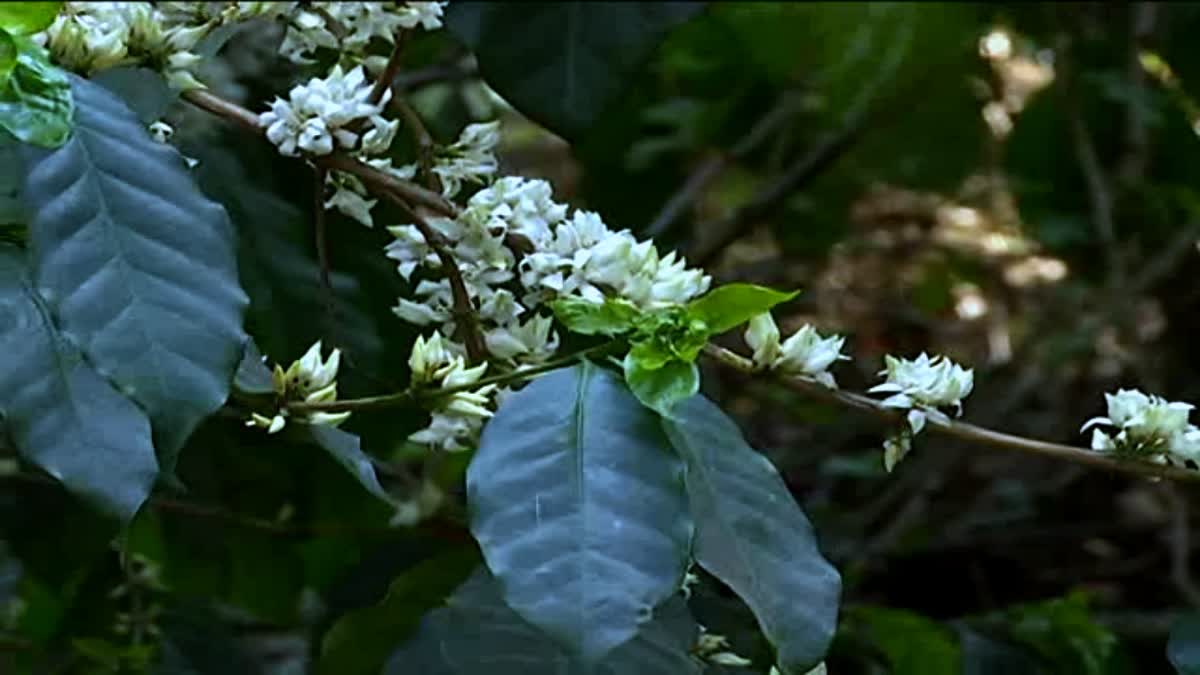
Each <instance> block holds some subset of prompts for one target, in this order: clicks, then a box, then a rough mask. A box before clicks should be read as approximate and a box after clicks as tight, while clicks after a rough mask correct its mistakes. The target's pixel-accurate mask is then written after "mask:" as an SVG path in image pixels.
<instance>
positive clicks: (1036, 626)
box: [1007, 593, 1119, 675]
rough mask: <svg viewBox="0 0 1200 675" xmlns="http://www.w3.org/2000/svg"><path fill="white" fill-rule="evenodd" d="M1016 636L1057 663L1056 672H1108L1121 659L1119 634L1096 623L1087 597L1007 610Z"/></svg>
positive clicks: (1095, 674)
mask: <svg viewBox="0 0 1200 675" xmlns="http://www.w3.org/2000/svg"><path fill="white" fill-rule="evenodd" d="M1007 617H1008V621H1009V622H1011V624H1012V635H1013V637H1014V638H1016V639H1017V640H1018V641H1020V642H1022V643H1024V644H1026V645H1028V646H1030V647H1031V648H1033V649H1034V650H1035V651H1037V652H1038V653H1039V654H1040V655H1041V656H1042V658H1044V659H1046V661H1048V662H1049V663H1051V664H1052V666H1053V672H1063V673H1068V672H1069V673H1079V675H1107V674H1108V673H1111V672H1114V671H1112V670H1110V668H1111V667H1112V666H1113V664H1114V663H1116V662H1117V661H1118V658H1119V652H1118V649H1117V647H1118V643H1117V637H1116V636H1115V635H1113V634H1112V632H1110V631H1109V630H1108V629H1107V628H1105V627H1104V626H1101V625H1100V624H1098V623H1096V621H1095V620H1094V619H1092V617H1091V613H1090V612H1089V611H1088V606H1087V597H1086V596H1085V595H1083V594H1082V593H1072V594H1071V595H1068V596H1066V597H1064V598H1056V599H1054V600H1048V601H1046V602H1042V603H1037V604H1031V605H1023V606H1020V607H1016V608H1013V609H1011V610H1009V611H1008V612H1007Z"/></svg>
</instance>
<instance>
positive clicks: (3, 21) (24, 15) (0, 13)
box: [0, 2, 63, 35]
mask: <svg viewBox="0 0 1200 675" xmlns="http://www.w3.org/2000/svg"><path fill="white" fill-rule="evenodd" d="M62 5H63V4H62V3H61V2H0V30H4V31H7V32H9V33H11V34H13V35H33V34H34V33H36V32H38V31H40V30H42V29H44V28H46V27H47V26H49V25H50V24H52V23H54V17H56V16H58V10H60V9H62Z"/></svg>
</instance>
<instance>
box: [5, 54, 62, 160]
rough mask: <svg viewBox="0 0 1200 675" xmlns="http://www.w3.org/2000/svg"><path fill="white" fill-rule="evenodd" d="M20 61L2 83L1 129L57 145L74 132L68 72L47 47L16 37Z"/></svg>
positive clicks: (45, 144) (35, 141) (48, 145)
mask: <svg viewBox="0 0 1200 675" xmlns="http://www.w3.org/2000/svg"><path fill="white" fill-rule="evenodd" d="M13 41H14V43H15V45H16V48H17V63H16V65H15V66H14V67H13V69H12V72H11V73H10V74H9V77H8V79H7V82H5V83H4V84H3V86H0V129H4V130H5V131H8V132H9V133H10V134H12V135H13V136H16V137H17V139H18V140H20V141H23V142H25V143H31V144H33V145H39V146H42V147H45V148H57V147H58V146H60V145H62V144H63V143H66V142H67V139H68V138H69V137H70V136H71V113H72V97H71V87H70V82H69V80H68V77H67V73H65V72H64V71H62V70H61V69H59V68H58V67H57V66H55V65H53V64H51V63H50V59H49V56H48V55H47V54H46V50H44V49H42V48H41V47H39V46H37V45H36V44H34V43H33V42H32V41H31V40H30V39H29V38H26V37H15V38H13Z"/></svg>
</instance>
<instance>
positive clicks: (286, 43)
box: [279, 2, 446, 63]
mask: <svg viewBox="0 0 1200 675" xmlns="http://www.w3.org/2000/svg"><path fill="white" fill-rule="evenodd" d="M445 5H446V3H445V2H311V3H308V4H306V5H304V6H303V7H302V8H301V9H300V10H299V11H297V12H295V13H294V14H292V15H291V16H290V17H289V22H288V31H287V33H286V34H285V35H284V38H283V44H281V45H280V47H279V52H280V53H281V54H282V55H283V56H284V57H286V58H288V59H290V60H292V61H294V62H296V63H313V59H312V55H313V54H314V53H315V52H316V51H317V50H318V49H332V50H336V51H338V52H339V55H341V56H347V55H354V56H364V55H365V51H366V47H367V45H368V44H369V43H370V42H371V40H372V39H373V38H379V39H380V40H383V41H385V42H387V43H389V44H392V43H394V42H395V37H396V33H397V32H399V31H400V30H401V29H413V28H416V27H418V26H420V27H421V28H424V29H425V30H435V29H437V28H441V26H442V12H443V9H444V8H445Z"/></svg>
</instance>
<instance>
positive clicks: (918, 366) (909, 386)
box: [868, 352, 975, 414]
mask: <svg viewBox="0 0 1200 675" xmlns="http://www.w3.org/2000/svg"><path fill="white" fill-rule="evenodd" d="M884 360H885V362H886V363H887V367H886V368H885V369H884V370H881V371H880V372H879V374H880V375H887V381H886V382H884V383H883V384H878V385H875V386H874V387H871V388H870V389H869V390H868V391H869V392H872V393H875V392H884V393H892V394H893V395H892V396H889V397H888V398H886V399H884V400H883V402H882V405H884V406H885V407H888V408H914V407H919V408H925V409H927V410H929V411H936V409H937V408H954V409H955V411H956V413H957V414H962V399H964V398H966V397H967V395H968V394H970V393H971V389H972V387H973V386H974V382H975V375H974V371H972V370H969V369H965V368H963V367H962V366H959V365H957V364H956V363H954V362H953V361H951V360H950V359H947V358H946V357H944V356H935V357H933V358H932V359H931V358H930V357H929V355H928V354H925V353H924V352H922V353H921V355H920V356H918V357H917V358H916V359H915V360H909V359H898V358H896V357H894V356H891V355H890V354H889V355H888V356H886V357H884Z"/></svg>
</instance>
